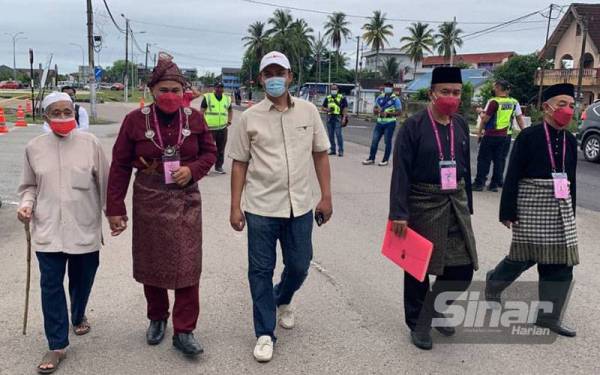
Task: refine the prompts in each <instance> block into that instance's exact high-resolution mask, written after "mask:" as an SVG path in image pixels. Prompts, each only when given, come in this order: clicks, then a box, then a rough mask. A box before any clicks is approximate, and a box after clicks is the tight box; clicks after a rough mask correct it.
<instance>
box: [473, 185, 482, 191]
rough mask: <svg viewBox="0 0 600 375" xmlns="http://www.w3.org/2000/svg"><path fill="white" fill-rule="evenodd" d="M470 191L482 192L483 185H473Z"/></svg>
mask: <svg viewBox="0 0 600 375" xmlns="http://www.w3.org/2000/svg"><path fill="white" fill-rule="evenodd" d="M471 190H473V191H483V185H479V184H473V185H471Z"/></svg>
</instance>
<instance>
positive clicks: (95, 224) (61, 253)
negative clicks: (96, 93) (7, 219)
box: [17, 92, 108, 374]
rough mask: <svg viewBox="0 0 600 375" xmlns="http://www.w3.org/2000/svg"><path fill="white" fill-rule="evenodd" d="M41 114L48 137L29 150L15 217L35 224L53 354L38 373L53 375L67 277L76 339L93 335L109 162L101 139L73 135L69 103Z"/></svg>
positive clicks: (63, 342) (54, 100)
mask: <svg viewBox="0 0 600 375" xmlns="http://www.w3.org/2000/svg"><path fill="white" fill-rule="evenodd" d="M42 107H43V108H44V120H45V121H46V123H47V124H48V126H49V127H50V129H51V132H50V133H46V134H43V135H40V136H38V137H36V138H34V139H32V140H31V141H29V143H28V144H27V146H26V148H25V162H24V168H23V175H22V178H21V184H20V186H19V195H20V197H21V201H20V205H19V209H18V211H17V216H18V219H19V220H20V221H22V222H23V223H31V237H32V248H33V249H34V251H35V252H36V255H37V258H38V263H39V266H40V287H41V288H40V289H41V295H42V312H43V315H44V329H45V333H46V338H47V340H48V346H49V351H48V352H47V353H46V354H45V355H44V357H43V359H42V361H41V362H40V364H39V365H38V368H37V370H38V372H40V373H43V374H48V373H51V372H54V371H56V369H57V368H58V365H59V363H60V362H61V361H62V360H63V359H64V358H65V357H66V349H67V346H68V345H69V313H68V306H67V301H66V298H65V292H64V289H63V280H64V276H65V272H68V275H69V296H70V301H71V306H70V312H71V324H72V325H73V331H74V333H75V334H76V335H85V334H86V333H88V332H89V331H90V329H91V326H90V324H89V322H88V320H87V318H86V316H85V310H86V305H87V302H88V298H89V295H90V292H91V290H92V285H93V283H94V277H95V275H96V270H97V268H98V264H99V250H100V246H101V243H102V211H103V209H104V207H105V201H106V185H107V180H108V161H107V160H106V156H105V155H104V152H103V151H102V146H101V145H100V142H99V141H98V139H97V138H96V137H95V136H94V135H93V134H91V133H87V132H80V131H79V130H77V129H76V127H77V125H76V121H75V113H74V107H73V102H72V101H71V98H70V97H69V95H67V94H65V93H59V92H53V93H51V94H49V95H48V96H46V98H45V99H44V101H43V102H42Z"/></svg>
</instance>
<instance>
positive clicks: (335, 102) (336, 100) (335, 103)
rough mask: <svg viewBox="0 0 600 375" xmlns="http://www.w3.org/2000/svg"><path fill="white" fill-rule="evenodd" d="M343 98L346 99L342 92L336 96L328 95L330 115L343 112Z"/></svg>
mask: <svg viewBox="0 0 600 375" xmlns="http://www.w3.org/2000/svg"><path fill="white" fill-rule="evenodd" d="M342 100H344V95H342V94H337V95H336V96H335V97H333V95H328V96H327V109H328V110H329V114H330V115H341V114H342V107H341V105H342Z"/></svg>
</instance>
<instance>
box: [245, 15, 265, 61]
mask: <svg viewBox="0 0 600 375" xmlns="http://www.w3.org/2000/svg"><path fill="white" fill-rule="evenodd" d="M242 40H243V41H245V43H244V47H247V48H248V50H249V51H251V53H252V55H254V57H255V58H256V59H257V60H260V59H261V58H262V57H263V55H264V54H265V53H266V52H267V51H266V50H267V44H268V42H269V37H268V36H267V34H266V31H265V23H264V22H260V21H256V22H254V23H253V24H251V25H250V26H248V35H247V36H245V37H243V38H242Z"/></svg>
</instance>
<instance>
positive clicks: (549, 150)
mask: <svg viewBox="0 0 600 375" xmlns="http://www.w3.org/2000/svg"><path fill="white" fill-rule="evenodd" d="M544 131H545V133H546V143H547V145H548V156H550V164H551V165H552V173H556V160H554V154H553V153H552V143H551V142H550V132H549V131H548V124H546V122H545V121H544ZM562 151H563V152H562V171H563V172H565V156H566V155H567V133H564V130H563V147H562Z"/></svg>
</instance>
